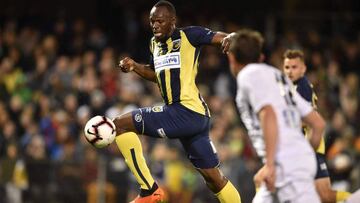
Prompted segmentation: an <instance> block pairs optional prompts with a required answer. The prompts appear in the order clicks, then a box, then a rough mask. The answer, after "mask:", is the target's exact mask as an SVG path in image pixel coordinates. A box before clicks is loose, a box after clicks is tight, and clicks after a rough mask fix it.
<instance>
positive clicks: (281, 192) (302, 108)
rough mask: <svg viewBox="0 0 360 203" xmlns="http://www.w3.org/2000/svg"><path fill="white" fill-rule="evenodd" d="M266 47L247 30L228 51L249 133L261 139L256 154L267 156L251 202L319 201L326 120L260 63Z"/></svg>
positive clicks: (282, 78)
mask: <svg viewBox="0 0 360 203" xmlns="http://www.w3.org/2000/svg"><path fill="white" fill-rule="evenodd" d="M262 46H263V38H262V36H261V34H260V33H259V32H257V31H253V30H248V29H243V30H240V31H238V32H237V33H236V34H235V36H234V37H233V39H232V40H231V43H230V48H229V51H228V59H229V64H230V69H231V72H232V74H233V75H234V76H235V77H236V80H237V86H238V90H237V95H236V103H237V106H238V108H239V112H240V114H241V119H242V121H243V123H244V124H245V126H246V128H247V129H248V132H251V133H249V135H250V136H252V135H256V137H252V138H251V139H252V140H257V141H255V143H256V145H254V147H255V149H256V151H257V153H258V154H263V156H264V157H263V162H264V166H263V167H262V168H261V169H260V170H259V171H258V173H257V174H256V177H255V182H256V183H257V185H260V188H259V190H258V191H257V193H256V195H255V197H254V199H253V202H255V203H259V202H266V203H268V202H269V203H270V202H291V203H304V202H309V203H310V202H311V203H317V202H320V199H319V196H318V194H317V192H316V189H315V185H314V181H313V179H314V176H315V172H316V165H315V164H316V160H315V153H314V149H315V148H317V147H318V146H319V144H320V140H321V135H322V133H323V131H324V128H325V122H324V120H323V118H322V117H321V116H320V115H319V114H318V113H317V112H316V111H314V110H313V109H312V107H311V105H310V104H308V103H307V102H306V101H305V100H304V99H303V98H302V97H301V96H300V95H299V94H298V93H297V92H293V91H292V82H291V81H290V80H289V79H288V78H287V77H286V76H285V75H284V74H283V73H282V72H281V71H280V70H278V69H276V68H274V67H272V66H270V65H267V64H265V63H262V60H263V55H262V52H261V50H262ZM301 120H303V122H304V123H306V124H307V125H308V126H309V127H310V128H311V130H312V131H311V134H310V135H309V139H310V142H308V141H307V140H306V139H305V138H304V136H303V134H302V131H301ZM259 140H260V141H259ZM261 140H263V141H261ZM261 143H262V144H261ZM309 143H310V144H311V146H310V144H309ZM312 147H313V148H314V149H313V148H312Z"/></svg>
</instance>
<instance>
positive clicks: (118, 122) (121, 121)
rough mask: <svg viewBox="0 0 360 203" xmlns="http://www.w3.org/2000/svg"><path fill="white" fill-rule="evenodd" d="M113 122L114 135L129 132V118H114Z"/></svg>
mask: <svg viewBox="0 0 360 203" xmlns="http://www.w3.org/2000/svg"><path fill="white" fill-rule="evenodd" d="M113 122H114V124H115V127H116V135H120V134H123V133H125V132H128V131H129V129H130V128H131V127H130V124H131V122H132V120H131V117H129V116H124V115H120V116H118V117H116V118H115V119H114V120H113Z"/></svg>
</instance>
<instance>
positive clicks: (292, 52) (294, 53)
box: [283, 49, 305, 62]
mask: <svg viewBox="0 0 360 203" xmlns="http://www.w3.org/2000/svg"><path fill="white" fill-rule="evenodd" d="M283 58H284V59H286V58H288V59H295V58H299V59H300V60H301V61H303V62H304V61H305V59H304V52H303V51H301V50H299V49H288V50H286V51H285V53H284V55H283Z"/></svg>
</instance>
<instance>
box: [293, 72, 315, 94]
mask: <svg viewBox="0 0 360 203" xmlns="http://www.w3.org/2000/svg"><path fill="white" fill-rule="evenodd" d="M296 86H297V90H298V91H299V92H301V91H306V92H308V93H312V92H313V87H312V84H311V83H310V81H309V80H308V79H307V78H306V76H304V77H302V78H300V79H299V80H298V81H297V83H296Z"/></svg>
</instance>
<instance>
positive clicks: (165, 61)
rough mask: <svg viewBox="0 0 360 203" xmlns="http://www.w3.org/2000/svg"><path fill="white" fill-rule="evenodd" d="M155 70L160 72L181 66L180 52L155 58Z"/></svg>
mask: <svg viewBox="0 0 360 203" xmlns="http://www.w3.org/2000/svg"><path fill="white" fill-rule="evenodd" d="M154 66H155V71H156V72H160V71H162V70H165V69H173V68H180V66H181V63H180V53H179V52H177V53H170V54H166V55H163V56H156V57H155V58H154Z"/></svg>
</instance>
